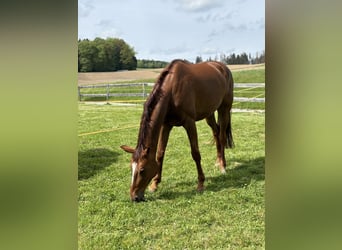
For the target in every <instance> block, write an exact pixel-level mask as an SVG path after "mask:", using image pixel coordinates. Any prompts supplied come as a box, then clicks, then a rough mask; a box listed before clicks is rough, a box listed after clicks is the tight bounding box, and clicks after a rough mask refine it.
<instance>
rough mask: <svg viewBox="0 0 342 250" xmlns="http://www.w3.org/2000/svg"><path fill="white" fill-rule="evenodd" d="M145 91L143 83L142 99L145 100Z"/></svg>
mask: <svg viewBox="0 0 342 250" xmlns="http://www.w3.org/2000/svg"><path fill="white" fill-rule="evenodd" d="M145 95H146V91H145V83H143V99H145Z"/></svg>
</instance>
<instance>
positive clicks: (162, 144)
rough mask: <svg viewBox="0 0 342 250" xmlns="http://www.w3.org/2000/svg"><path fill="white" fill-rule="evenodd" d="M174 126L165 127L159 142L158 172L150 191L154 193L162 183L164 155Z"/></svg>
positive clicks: (162, 129) (161, 131)
mask: <svg viewBox="0 0 342 250" xmlns="http://www.w3.org/2000/svg"><path fill="white" fill-rule="evenodd" d="M171 129H172V126H169V125H163V126H162V128H161V130H160V134H159V140H158V150H157V155H156V160H157V164H158V172H157V174H156V176H155V177H153V179H152V183H151V185H150V191H151V192H154V191H156V190H157V188H158V184H159V183H160V182H161V177H162V170H163V161H164V154H165V150H166V146H167V142H168V140H169V135H170V131H171Z"/></svg>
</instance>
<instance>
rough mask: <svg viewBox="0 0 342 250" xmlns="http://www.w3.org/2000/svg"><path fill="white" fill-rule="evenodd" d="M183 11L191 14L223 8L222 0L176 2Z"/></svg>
mask: <svg viewBox="0 0 342 250" xmlns="http://www.w3.org/2000/svg"><path fill="white" fill-rule="evenodd" d="M176 1H177V2H178V3H179V8H180V9H181V10H185V11H190V12H202V11H208V10H210V9H213V8H217V7H220V6H222V5H223V4H222V1H220V0H176Z"/></svg>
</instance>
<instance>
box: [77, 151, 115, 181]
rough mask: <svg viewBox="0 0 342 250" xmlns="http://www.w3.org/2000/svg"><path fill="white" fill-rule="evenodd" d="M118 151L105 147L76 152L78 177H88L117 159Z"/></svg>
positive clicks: (80, 178)
mask: <svg viewBox="0 0 342 250" xmlns="http://www.w3.org/2000/svg"><path fill="white" fill-rule="evenodd" d="M118 155H119V154H118V153H117V152H114V151H111V150H109V149H106V148H94V149H89V150H85V151H80V152H78V179H79V180H82V179H88V178H90V177H92V176H93V175H95V174H96V173H98V172H99V171H101V170H103V169H105V168H106V167H108V166H110V165H111V164H112V163H113V162H116V161H117V158H118Z"/></svg>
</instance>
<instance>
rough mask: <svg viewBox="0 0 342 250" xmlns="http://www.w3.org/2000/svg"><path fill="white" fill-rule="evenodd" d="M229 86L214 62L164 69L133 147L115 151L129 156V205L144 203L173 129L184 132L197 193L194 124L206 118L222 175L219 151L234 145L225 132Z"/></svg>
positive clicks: (226, 71) (175, 64) (230, 97)
mask: <svg viewBox="0 0 342 250" xmlns="http://www.w3.org/2000/svg"><path fill="white" fill-rule="evenodd" d="M233 84H234V83H233V77H232V74H231V72H230V70H229V69H228V68H227V67H226V65H224V64H222V63H219V62H203V63H199V64H192V63H189V62H187V61H183V60H174V61H172V62H171V63H170V64H169V65H168V66H166V68H165V69H164V70H163V71H162V72H161V73H160V75H159V77H158V79H157V82H156V83H155V85H154V88H153V90H152V92H151V94H150V95H149V98H148V99H147V101H146V102H145V105H144V111H143V114H142V117H141V122H140V129H139V135H138V142H137V146H136V148H135V149H133V148H131V147H129V146H125V145H122V146H121V148H122V149H123V150H124V151H126V152H128V153H131V154H132V160H131V168H132V182H131V186H130V196H131V200H132V201H136V202H139V201H144V192H145V189H146V187H147V186H148V184H149V183H150V181H151V180H152V178H153V180H152V183H151V186H150V190H151V191H155V190H156V189H157V186H158V184H159V183H160V181H161V175H162V165H163V158H164V153H165V149H166V146H167V141H168V138H169V134H170V131H171V129H172V127H173V126H183V127H184V128H185V130H186V132H187V135H188V138H189V141H190V146H191V155H192V158H193V160H194V161H195V163H196V167H197V172H198V186H197V190H198V191H202V190H203V188H204V185H203V184H204V180H205V177H204V174H203V170H202V167H201V155H200V152H199V149H198V138H197V130H196V124H195V122H196V121H198V120H202V119H206V122H207V124H208V125H209V126H210V127H211V129H212V131H213V136H214V139H215V142H216V148H217V161H216V163H217V164H218V165H219V167H220V170H221V172H222V173H225V171H226V159H225V155H224V149H225V148H231V147H233V144H234V142H233V137H232V132H231V107H232V103H233ZM216 110H217V112H218V122H217V123H216V120H215V111H216Z"/></svg>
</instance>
